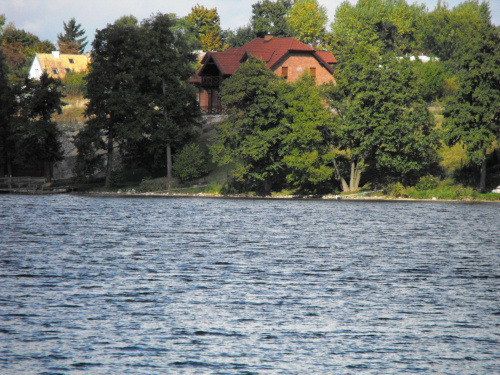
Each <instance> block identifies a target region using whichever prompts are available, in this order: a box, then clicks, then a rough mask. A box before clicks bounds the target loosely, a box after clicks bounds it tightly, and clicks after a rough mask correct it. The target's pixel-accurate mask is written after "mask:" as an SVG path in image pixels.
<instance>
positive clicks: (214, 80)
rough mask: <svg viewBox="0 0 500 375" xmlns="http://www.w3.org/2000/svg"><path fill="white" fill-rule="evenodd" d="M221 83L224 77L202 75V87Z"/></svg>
mask: <svg viewBox="0 0 500 375" xmlns="http://www.w3.org/2000/svg"><path fill="white" fill-rule="evenodd" d="M221 83H222V77H219V76H201V87H219V86H220V84H221Z"/></svg>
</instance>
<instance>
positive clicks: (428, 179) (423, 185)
mask: <svg viewBox="0 0 500 375" xmlns="http://www.w3.org/2000/svg"><path fill="white" fill-rule="evenodd" d="M438 183H439V181H438V179H437V178H436V177H434V176H422V177H420V180H418V183H417V184H416V185H415V189H417V190H418V191H423V190H432V189H435V188H436V187H437V186H438Z"/></svg>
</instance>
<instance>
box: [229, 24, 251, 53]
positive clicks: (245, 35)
mask: <svg viewBox="0 0 500 375" xmlns="http://www.w3.org/2000/svg"><path fill="white" fill-rule="evenodd" d="M223 39H224V41H225V43H227V45H228V46H229V47H235V48H237V47H241V46H243V45H245V44H247V43H248V42H251V41H252V40H253V39H255V33H254V31H253V29H252V26H251V25H246V26H243V27H238V28H237V29H236V31H232V30H227V31H224V32H223Z"/></svg>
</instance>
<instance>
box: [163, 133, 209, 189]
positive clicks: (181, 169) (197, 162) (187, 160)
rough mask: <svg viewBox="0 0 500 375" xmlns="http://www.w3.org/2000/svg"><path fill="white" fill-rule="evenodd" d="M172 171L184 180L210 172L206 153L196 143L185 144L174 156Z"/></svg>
mask: <svg viewBox="0 0 500 375" xmlns="http://www.w3.org/2000/svg"><path fill="white" fill-rule="evenodd" d="M172 171H173V174H174V176H176V177H179V179H180V180H181V181H183V182H184V181H189V180H193V179H195V178H199V177H201V176H203V175H205V174H206V173H207V172H208V171H207V156H206V153H205V152H203V150H201V148H200V146H198V145H197V144H196V143H190V144H188V145H186V146H184V147H183V148H182V150H181V151H180V152H179V153H178V154H177V155H175V157H174V163H173V165H172Z"/></svg>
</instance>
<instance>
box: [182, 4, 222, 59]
mask: <svg viewBox="0 0 500 375" xmlns="http://www.w3.org/2000/svg"><path fill="white" fill-rule="evenodd" d="M186 23H187V25H188V27H189V29H190V31H191V32H194V33H195V34H196V35H198V38H199V40H200V42H201V48H202V50H203V51H222V50H223V49H225V46H224V45H223V43H222V31H221V28H220V18H219V14H218V12H217V8H212V9H208V8H206V7H204V6H203V5H196V6H194V7H193V8H191V13H189V15H188V16H187V17H186Z"/></svg>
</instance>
